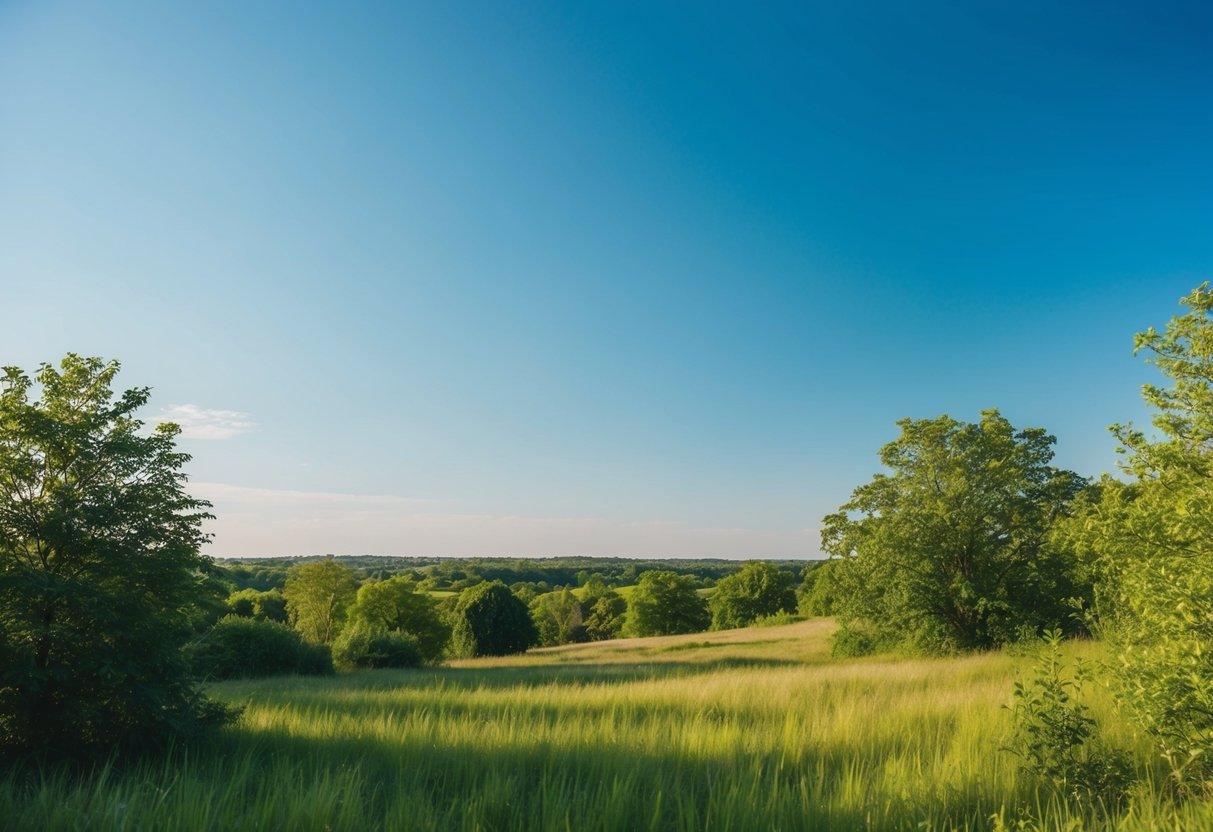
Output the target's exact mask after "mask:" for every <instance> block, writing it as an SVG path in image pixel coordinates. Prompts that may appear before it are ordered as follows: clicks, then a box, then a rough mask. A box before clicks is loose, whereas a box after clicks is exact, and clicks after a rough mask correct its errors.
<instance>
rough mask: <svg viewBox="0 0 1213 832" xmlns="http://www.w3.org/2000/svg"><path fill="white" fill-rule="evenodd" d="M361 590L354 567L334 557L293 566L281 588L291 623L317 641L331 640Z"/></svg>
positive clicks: (327, 642) (318, 642) (314, 641)
mask: <svg viewBox="0 0 1213 832" xmlns="http://www.w3.org/2000/svg"><path fill="white" fill-rule="evenodd" d="M357 592H358V580H357V578H356V577H355V576H354V572H353V570H351V569H350V568H349V567H348V566H343V565H342V564H340V563H338V562H337V561H335V560H333V559H332V558H324V559H323V560H317V561H312V562H311V563H301V564H299V565H297V566H293V567H291V571H290V573H289V574H288V577H287V579H286V588H285V589H283V590H282V594H283V596H284V597H285V598H286V611H287V614H288V615H289V616H290V620H291V624H292V625H293V626H294V627H295V629H296V630H298V631H299V632H300V633H302V634H303V637H304V638H306V639H307V640H308V641H310V642H312V643H314V644H330V643H331V642H332V641H333V639H334V638H336V637H337V633H338V631H340V629H341V625H342V624H343V623H345V617H346V614H347V613H348V612H349V608H350V604H352V603H353V602H354V598H355V595H356V594H357Z"/></svg>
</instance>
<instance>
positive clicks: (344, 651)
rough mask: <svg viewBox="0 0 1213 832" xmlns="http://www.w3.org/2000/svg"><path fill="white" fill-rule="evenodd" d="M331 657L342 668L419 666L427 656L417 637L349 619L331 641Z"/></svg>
mask: <svg viewBox="0 0 1213 832" xmlns="http://www.w3.org/2000/svg"><path fill="white" fill-rule="evenodd" d="M333 660H334V661H335V662H337V664H339V665H340V666H341V667H343V668H388V667H396V668H400V667H420V666H421V665H422V664H424V663H425V662H426V661H427V660H428V659H427V658H426V657H425V656H423V655H422V651H421V648H420V646H419V645H418V643H417V639H416V638H415V637H414V636H412V635H410V634H409V633H405V632H402V631H400V630H382V629H377V628H375V627H372V626H369V625H367V624H366V623H365V622H363V621H356V622H354V621H352V622H350V624H349V625H348V626H347V627H346V628H345V629H343V630H342V631H341V635H339V636H337V640H336V641H334V642H333Z"/></svg>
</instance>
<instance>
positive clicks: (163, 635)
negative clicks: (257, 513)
mask: <svg viewBox="0 0 1213 832" xmlns="http://www.w3.org/2000/svg"><path fill="white" fill-rule="evenodd" d="M117 372H118V363H117V362H108V363H107V362H104V361H102V360H101V359H98V358H81V357H79V356H76V355H72V354H69V355H68V356H67V357H66V358H64V359H63V361H62V363H61V364H60V368H59V369H56V368H54V367H52V366H50V365H47V364H44V365H42V367H41V368H40V370H39V371H38V373H37V375H36V378H35V379H31V378H30V377H29V376H27V375H26V374H25V373H23V372H22V371H21V370H19V369H17V368H15V367H6V368H5V369H4V374H3V378H2V379H0V754H3V753H4V752H6V751H8V752H13V751H16V752H21V751H36V752H41V753H45V754H49V755H53V756H77V755H80V754H87V753H89V752H92V751H108V750H109V749H110V748H112V747H113V746H114V745H117V744H124V745H127V746H139V747H147V746H151V745H156V744H159V743H162V742H166V741H168V740H169V739H171V738H173V737H181V736H184V735H188V734H190V733H192V732H193V731H194V730H195V729H196V728H199V727H201V725H200V722H199V720H200V719H202V720H203V721H204V722H205V721H207V720H209V719H210V718H211V717H212V716H218V714H217V713H216V712H213V711H211V710H208V709H207V708H206V706H205V704H204V702H203V700H202V699H201V698H200V697H199V696H198V694H197V693H196V692H195V690H194V687H193V685H192V683H191V681H190V677H189V671H188V668H187V667H186V665H185V662H184V660H183V658H182V656H181V646H182V645H183V644H184V643H185V642H186V641H187V639H188V638H189V637H190V635H191V632H192V630H193V627H194V624H195V621H196V614H197V608H196V606H195V599H196V597H197V595H198V594H199V592H200V587H201V584H202V583H203V580H204V578H203V576H202V575H201V571H202V569H203V567H204V566H205V563H206V560H205V559H204V558H203V557H201V556H200V554H199V547H200V546H201V544H202V543H203V542H204V540H205V535H204V534H203V533H202V530H201V524H202V521H203V520H204V519H205V518H207V517H209V516H210V515H208V514H207V513H206V509H207V508H208V507H209V504H208V503H206V502H204V501H201V500H195V499H193V498H191V497H190V496H189V495H188V494H186V492H185V490H184V487H183V483H184V481H185V475H184V474H183V473H182V472H181V468H182V466H183V465H184V464H185V463H186V462H187V461H188V460H189V456H188V455H187V454H183V453H180V452H179V451H177V450H176V448H175V444H174V440H175V437H176V436H177V434H178V432H179V430H178V428H177V427H176V426H175V425H168V424H161V425H159V426H158V427H156V428H155V429H154V430H152V431H150V432H147V431H145V430H144V429H143V428H144V425H143V422H141V421H140V420H139V419H138V418H136V416H135V412H136V411H137V410H138V409H139V408H140V407H142V406H143V405H144V404H146V402H147V400H148V396H149V393H148V390H147V389H146V388H136V389H133V390H127V391H125V392H124V393H121V394H120V395H115V393H114V391H113V389H112V384H113V381H114V378H115V376H116V374H117ZM35 381H36V382H37V384H39V385H40V387H41V389H40V393H39V395H38V397H37V398H36V399H35V398H33V395H34V391H35Z"/></svg>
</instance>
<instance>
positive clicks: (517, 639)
mask: <svg viewBox="0 0 1213 832" xmlns="http://www.w3.org/2000/svg"><path fill="white" fill-rule="evenodd" d="M452 618H453V619H454V627H453V629H452V633H451V649H452V651H453V652H454V653H455V655H457V656H508V655H510V654H511V653H523V652H525V651H526V649H527V648H528V647H531V646H533V645H534V644H535V643H537V642H538V640H539V633H538V632H537V631H536V630H535V622H534V621H532V620H531V613H530V610H528V609H527V606H526V604H524V603H522V601H520V600H519V599H518V597H517V596H515V595H514V593H512V592H510V590H509V587H507V586H506V585H505V584H503V583H502V582H501V581H491V582H486V583H481V584H477V585H476V586H474V587H471V588H470V589H465V590H464V591H463V592H462V593H461V594H460V596H459V601H458V603H456V605H455V610H454V613H453V615H452Z"/></svg>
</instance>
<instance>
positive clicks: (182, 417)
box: [159, 404, 257, 439]
mask: <svg viewBox="0 0 1213 832" xmlns="http://www.w3.org/2000/svg"><path fill="white" fill-rule="evenodd" d="M159 421H160V422H174V423H176V424H177V425H179V426H180V427H181V438H182V439H231V438H232V437H234V436H239V435H241V434H242V433H248V432H249V431H251V430H252V429H253V428H255V427H256V426H257V424H256V422H254V421H253V420H252V417H250V416H249V414H247V413H242V412H241V411H239V410H211V409H208V408H205V407H199V406H198V405H196V404H174V405H170V406H169V407H166V408H164V409H163V410H162V411H160V418H159Z"/></svg>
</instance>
